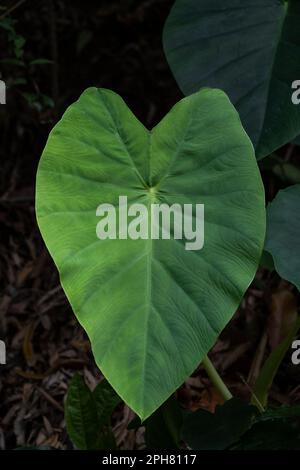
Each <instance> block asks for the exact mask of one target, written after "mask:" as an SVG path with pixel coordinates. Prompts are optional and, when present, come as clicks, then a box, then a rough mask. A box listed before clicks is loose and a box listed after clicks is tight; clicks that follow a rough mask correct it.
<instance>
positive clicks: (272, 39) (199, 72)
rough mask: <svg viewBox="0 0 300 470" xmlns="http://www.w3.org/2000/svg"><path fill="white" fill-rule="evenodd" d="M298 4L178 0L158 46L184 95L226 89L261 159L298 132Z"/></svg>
mask: <svg viewBox="0 0 300 470" xmlns="http://www.w3.org/2000/svg"><path fill="white" fill-rule="evenodd" d="M299 22H300V2H299V1H298V0H290V1H289V2H288V3H284V2H283V1H281V0H261V1H258V0H247V1H245V0H228V1H227V2H224V1H222V0H177V1H176V2H175V4H174V6H173V8H172V9H171V12H170V15H169V17H168V19H167V22H166V25H165V29H164V35H163V42H164V49H165V53H166V56H167V59H168V62H169V65H170V67H171V70H172V72H173V74H174V76H175V79H176V80H177V82H178V84H179V86H180V88H181V89H182V91H183V93H184V94H186V95H189V94H190V93H193V92H195V91H197V90H199V88H200V87H206V86H209V87H217V88H221V89H222V90H224V91H225V92H226V93H227V94H228V96H229V98H230V99H231V101H232V102H233V104H234V105H235V107H236V108H237V110H238V112H239V114H240V117H241V120H242V123H243V125H244V127H245V129H246V131H247V133H248V135H249V136H250V138H251V140H252V142H253V145H254V147H255V149H256V155H257V158H262V157H265V156H266V155H268V154H270V153H271V152H273V151H274V150H276V149H277V148H279V147H281V146H282V145H284V144H286V143H288V142H290V141H291V140H293V139H294V138H296V137H297V136H298V135H299V134H300V106H299V105H298V106H297V105H295V104H293V102H292V94H293V92H294V91H295V90H294V89H293V88H292V83H293V82H294V81H295V80H296V79H298V78H299V76H300V28H299Z"/></svg>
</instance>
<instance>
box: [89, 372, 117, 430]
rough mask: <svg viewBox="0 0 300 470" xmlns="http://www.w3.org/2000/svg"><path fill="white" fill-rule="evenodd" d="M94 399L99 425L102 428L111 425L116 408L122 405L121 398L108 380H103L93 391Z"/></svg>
mask: <svg viewBox="0 0 300 470" xmlns="http://www.w3.org/2000/svg"><path fill="white" fill-rule="evenodd" d="M93 398H94V400H95V403H96V407H97V415H98V425H99V427H102V426H104V425H107V424H110V417H111V414H112V412H113V411H114V409H115V408H116V406H117V405H118V404H119V403H121V401H122V400H121V398H120V397H119V396H118V395H117V394H116V392H115V391H114V389H113V388H112V387H111V386H110V385H109V383H108V382H107V380H102V382H100V383H99V384H98V385H97V387H96V388H95V390H94V391H93Z"/></svg>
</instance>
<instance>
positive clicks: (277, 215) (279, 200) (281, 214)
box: [265, 184, 300, 290]
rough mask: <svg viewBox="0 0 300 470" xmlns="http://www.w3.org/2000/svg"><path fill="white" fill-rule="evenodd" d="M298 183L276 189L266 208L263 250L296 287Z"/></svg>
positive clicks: (299, 266) (299, 277)
mask: <svg viewBox="0 0 300 470" xmlns="http://www.w3.org/2000/svg"><path fill="white" fill-rule="evenodd" d="M299 207H300V184H295V185H294V186H289V187H288V188H286V189H284V190H282V191H279V193H278V194H277V196H276V197H275V199H274V200H273V201H272V202H271V204H269V205H268V208H267V234H266V243H265V250H266V251H268V252H269V253H271V255H272V257H273V259H274V264H275V268H276V271H277V272H278V273H279V274H280V276H281V277H283V278H284V279H287V280H288V281H290V282H292V283H293V284H295V286H296V287H297V288H298V289H299V290H300V212H299Z"/></svg>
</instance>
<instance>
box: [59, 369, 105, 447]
mask: <svg viewBox="0 0 300 470" xmlns="http://www.w3.org/2000/svg"><path fill="white" fill-rule="evenodd" d="M65 419H66V426H67V431H68V434H69V436H70V438H71V440H72V442H73V443H74V445H75V446H76V447H77V448H78V449H81V450H88V449H97V448H98V431H99V426H98V422H97V407H96V403H95V401H94V398H93V395H92V392H91V391H90V389H89V388H88V386H87V385H86V384H85V382H84V379H83V377H82V376H81V375H79V374H75V375H74V377H73V378H72V380H71V383H70V386H69V390H68V395H67V399H66V404H65Z"/></svg>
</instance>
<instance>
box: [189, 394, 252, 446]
mask: <svg viewBox="0 0 300 470" xmlns="http://www.w3.org/2000/svg"><path fill="white" fill-rule="evenodd" d="M255 414H257V411H256V409H255V407H254V406H251V405H248V404H245V403H243V402H241V401H240V400H238V399H236V398H232V399H231V400H228V401H226V402H225V403H224V405H222V406H220V405H217V407H216V410H215V412H214V413H210V412H208V411H206V410H197V411H195V412H194V413H188V414H186V416H185V419H184V424H183V429H182V438H183V439H184V440H185V441H186V442H187V443H188V445H189V446H190V447H191V448H192V449H196V450H223V449H227V448H228V447H229V446H231V445H232V444H234V443H235V442H237V441H238V440H239V438H240V437H241V436H242V435H243V434H244V433H245V432H246V431H247V430H248V429H249V428H250V426H251V424H252V422H253V419H254V416H255Z"/></svg>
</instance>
